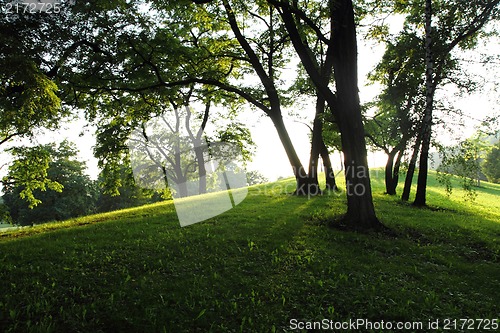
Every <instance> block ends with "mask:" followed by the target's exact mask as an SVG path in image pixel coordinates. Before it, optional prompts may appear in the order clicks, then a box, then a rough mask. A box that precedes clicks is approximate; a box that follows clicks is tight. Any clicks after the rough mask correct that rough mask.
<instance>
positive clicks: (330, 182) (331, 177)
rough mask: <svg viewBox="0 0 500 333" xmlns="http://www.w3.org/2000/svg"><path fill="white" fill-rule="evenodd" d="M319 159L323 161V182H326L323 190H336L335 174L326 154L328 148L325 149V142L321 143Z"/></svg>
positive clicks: (328, 155)
mask: <svg viewBox="0 0 500 333" xmlns="http://www.w3.org/2000/svg"><path fill="white" fill-rule="evenodd" d="M321 159H322V160H323V166H324V168H325V180H326V186H325V189H326V190H327V191H329V190H330V191H334V190H337V183H336V181H335V173H334V171H333V167H332V161H331V160H330V154H329V153H328V148H327V147H326V145H325V142H322V146H321Z"/></svg>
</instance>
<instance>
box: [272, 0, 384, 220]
mask: <svg viewBox="0 0 500 333" xmlns="http://www.w3.org/2000/svg"><path fill="white" fill-rule="evenodd" d="M271 2H272V3H274V4H275V5H276V6H279V7H280V8H281V11H280V15H281V16H282V18H283V22H284V24H285V27H286V29H287V32H288V33H289V36H290V39H291V41H292V43H293V46H294V48H295V50H296V52H297V54H298V55H299V57H300V59H301V61H302V64H303V65H304V68H305V69H306V71H307V73H308V74H309V77H310V78H311V80H312V81H313V83H314V85H315V87H316V89H317V90H318V92H319V93H320V94H321V95H322V96H323V97H324V98H325V100H326V102H327V103H328V105H329V106H330V108H331V109H332V110H335V111H334V116H335V119H336V121H337V124H338V126H339V129H340V133H341V142H342V151H343V153H344V165H345V178H346V192H347V214H346V216H345V218H344V221H345V223H346V224H347V225H348V226H349V227H351V228H353V229H365V230H366V229H380V228H383V225H382V224H381V223H380V221H379V220H378V219H377V217H376V215H375V208H374V206H373V200H372V193H371V184H370V176H369V171H368V161H367V152H366V143H365V133H364V128H363V122H362V118H361V106H360V104H359V96H358V84H357V79H358V78H357V74H358V73H357V43H356V27H355V22H354V10H353V6H352V1H351V0H339V1H335V2H333V1H332V2H331V20H332V23H333V24H334V28H333V29H332V37H331V42H330V43H331V46H332V49H333V59H334V60H333V61H334V78H335V82H336V86H337V94H336V95H335V94H333V92H332V91H331V90H330V89H329V87H328V86H327V85H325V84H324V83H323V80H322V78H321V75H320V73H319V70H318V66H317V62H316V59H315V58H314V56H313V53H312V51H311V50H310V48H308V46H307V45H306V44H305V42H304V41H303V40H302V38H301V34H300V33H299V31H298V29H297V26H296V21H295V19H294V15H293V14H292V9H291V8H290V7H289V6H288V5H287V4H286V3H284V2H277V1H271Z"/></svg>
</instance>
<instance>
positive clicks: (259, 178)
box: [247, 170, 269, 186]
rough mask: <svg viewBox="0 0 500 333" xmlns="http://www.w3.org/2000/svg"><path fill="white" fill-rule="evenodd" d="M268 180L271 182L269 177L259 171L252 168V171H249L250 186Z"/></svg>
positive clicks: (248, 180)
mask: <svg viewBox="0 0 500 333" xmlns="http://www.w3.org/2000/svg"><path fill="white" fill-rule="evenodd" d="M267 182H269V179H267V178H266V177H265V176H264V175H263V174H261V173H260V172H259V171H256V170H252V171H248V172H247V184H248V186H252V185H257V184H264V183H267Z"/></svg>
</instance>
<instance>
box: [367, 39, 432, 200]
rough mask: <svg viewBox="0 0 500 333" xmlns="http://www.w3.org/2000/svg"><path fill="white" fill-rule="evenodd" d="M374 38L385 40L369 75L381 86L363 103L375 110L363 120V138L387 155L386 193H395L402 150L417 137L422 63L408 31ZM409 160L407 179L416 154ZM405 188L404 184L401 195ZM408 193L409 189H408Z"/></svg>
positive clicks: (422, 102)
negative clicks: (372, 114)
mask: <svg viewBox="0 0 500 333" xmlns="http://www.w3.org/2000/svg"><path fill="white" fill-rule="evenodd" d="M377 38H383V39H384V40H385V41H386V51H385V53H384V56H383V57H382V60H381V61H380V63H379V64H378V65H377V66H376V67H375V69H374V70H373V71H372V72H371V73H370V74H369V79H370V81H372V82H380V83H381V84H382V85H383V86H384V88H383V91H382V92H381V93H380V94H379V96H378V97H377V100H376V101H375V102H373V103H369V104H368V105H367V107H368V108H372V107H373V108H374V109H375V115H374V116H373V117H372V118H371V119H368V120H367V122H366V125H365V126H366V129H367V137H368V138H369V140H370V141H371V143H372V145H373V146H374V147H375V148H377V149H381V150H382V151H384V152H385V153H386V155H387V163H386V166H385V185H386V193H387V194H390V195H395V194H396V187H397V185H398V181H399V168H400V165H401V160H402V158H403V155H404V153H405V150H406V149H407V148H408V146H409V145H411V144H413V145H415V144H416V143H417V142H418V145H417V146H418V147H420V143H419V138H418V135H417V133H418V132H419V123H420V121H421V118H422V111H421V110H422V109H423V108H424V107H425V99H424V98H423V97H422V91H423V90H424V82H425V81H424V79H423V77H422V73H423V71H424V63H423V62H422V59H423V58H424V56H423V52H422V51H423V49H422V48H421V47H420V46H421V40H420V38H418V36H416V35H414V34H412V33H405V32H403V33H401V34H399V35H398V36H396V37H395V38H394V39H393V40H391V38H390V36H388V35H387V34H385V33H382V34H381V35H380V36H377ZM413 155H414V158H412V159H411V160H410V163H409V166H408V171H407V176H408V177H407V178H408V179H409V180H410V183H409V184H410V185H411V179H412V178H413V176H412V175H413V170H414V168H415V164H416V154H413ZM406 190H408V191H409V188H407V187H406V182H405V190H404V191H403V196H404V195H405V193H406ZM408 194H409V192H408Z"/></svg>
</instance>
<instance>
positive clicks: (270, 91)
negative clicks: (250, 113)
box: [222, 0, 308, 195]
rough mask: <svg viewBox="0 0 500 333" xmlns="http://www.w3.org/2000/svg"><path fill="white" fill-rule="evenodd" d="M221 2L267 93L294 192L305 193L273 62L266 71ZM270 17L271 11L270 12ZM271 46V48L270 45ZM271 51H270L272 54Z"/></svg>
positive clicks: (303, 176) (227, 5) (226, 3)
mask: <svg viewBox="0 0 500 333" xmlns="http://www.w3.org/2000/svg"><path fill="white" fill-rule="evenodd" d="M222 4H223V6H224V8H225V11H226V15H227V18H228V21H229V25H230V26H231V30H232V31H233V33H234V35H235V37H236V39H237V40H238V43H239V44H240V46H241V47H242V49H243V50H244V52H245V54H246V55H247V57H248V60H249V62H250V64H251V65H252V67H253V69H254V70H255V73H256V74H257V76H258V77H259V79H260V81H261V83H262V85H263V86H264V89H265V91H266V93H267V97H268V100H269V105H270V108H266V109H265V112H266V114H267V115H268V116H269V117H270V118H271V120H272V122H273V124H274V126H275V128H276V131H277V132H278V136H279V137H280V140H281V143H282V144H283V147H284V148H285V151H286V154H287V156H288V160H289V161H290V164H291V166H292V169H293V174H294V175H295V179H296V180H297V188H296V190H295V194H297V195H305V194H307V188H308V181H307V174H306V170H305V169H304V167H303V166H302V163H301V162H300V159H299V157H298V156H297V152H296V151H295V148H294V147H293V144H292V141H291V140H290V136H289V135H288V132H287V130H286V128H285V125H284V123H283V116H282V113H281V100H280V96H279V94H278V90H277V89H276V85H275V83H274V74H273V63H272V57H270V58H269V59H268V60H269V62H268V66H269V73H267V72H266V70H265V69H264V66H263V65H262V63H261V59H260V57H259V56H258V55H257V54H256V53H255V51H254V49H253V48H252V45H250V43H249V41H248V40H247V39H246V37H245V36H244V35H243V33H242V32H241V30H240V27H239V26H238V22H237V20H236V16H235V12H234V11H233V9H232V8H231V5H230V3H229V1H228V0H223V1H222ZM270 15H271V17H272V13H270ZM271 24H272V23H271ZM271 48H273V47H272V46H271ZM272 53H273V52H270V55H271V56H272Z"/></svg>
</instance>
